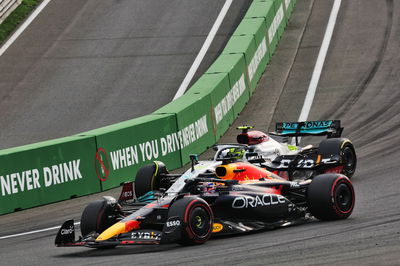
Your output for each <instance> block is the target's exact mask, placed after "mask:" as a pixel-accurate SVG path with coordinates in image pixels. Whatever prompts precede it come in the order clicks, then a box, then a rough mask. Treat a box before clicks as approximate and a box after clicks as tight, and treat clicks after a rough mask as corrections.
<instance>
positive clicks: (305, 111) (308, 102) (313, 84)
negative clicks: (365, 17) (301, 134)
mask: <svg viewBox="0 0 400 266" xmlns="http://www.w3.org/2000/svg"><path fill="white" fill-rule="evenodd" d="M341 2H342V0H335V2H334V4H333V7H332V10H331V14H330V16H329V21H328V25H327V27H326V31H325V35H324V39H323V41H322V45H321V49H320V50H319V54H318V58H317V62H316V64H315V67H314V72H313V74H312V77H311V81H310V85H309V87H308V91H307V95H306V98H305V99H304V104H303V108H302V109H301V112H300V116H299V120H298V121H299V122H300V121H307V118H308V115H309V113H310V110H311V106H312V103H313V101H314V96H315V92H316V90H317V86H318V82H319V79H320V77H321V72H322V68H323V66H324V62H325V58H326V54H327V52H328V48H329V44H330V42H331V39H332V34H333V29H334V28H335V24H336V19H337V15H338V13H339V8H340V4H341Z"/></svg>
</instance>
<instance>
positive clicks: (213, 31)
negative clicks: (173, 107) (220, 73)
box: [174, 0, 233, 100]
mask: <svg viewBox="0 0 400 266" xmlns="http://www.w3.org/2000/svg"><path fill="white" fill-rule="evenodd" d="M232 2H233V0H226V1H225V4H224V6H223V7H222V9H221V11H220V12H219V15H218V17H217V20H216V21H215V22H214V25H213V26H212V28H211V30H210V33H208V36H207V38H206V40H205V41H204V44H203V46H202V47H201V49H200V52H199V54H198V55H197V57H196V59H195V60H194V62H193V64H192V66H191V67H190V69H189V72H188V73H187V74H186V77H185V79H184V80H183V82H182V84H181V86H179V89H178V91H177V92H176V94H175V96H174V100H175V99H177V98H179V97H181V96H182V95H183V94H184V93H185V91H186V89H187V87H188V86H189V84H190V82H191V81H192V79H193V76H194V74H195V73H196V71H197V69H198V68H199V66H200V64H201V61H203V58H204V56H205V55H206V53H207V51H208V48H210V46H211V43H212V41H213V40H214V37H215V35H216V34H217V32H218V29H219V27H220V26H221V24H222V21H223V20H224V18H225V16H226V14H227V13H228V9H229V7H230V6H231V4H232Z"/></svg>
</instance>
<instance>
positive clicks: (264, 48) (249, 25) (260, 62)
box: [233, 18, 270, 93]
mask: <svg viewBox="0 0 400 266" xmlns="http://www.w3.org/2000/svg"><path fill="white" fill-rule="evenodd" d="M266 31H267V27H266V24H265V19H264V18H248V19H244V20H242V22H241V23H240V24H239V26H238V27H237V29H236V30H235V32H234V33H233V35H234V36H254V40H255V46H256V51H255V53H254V55H253V56H252V58H251V60H250V64H249V65H248V68H247V72H248V74H249V81H250V93H253V92H254V90H255V89H256V86H257V83H258V81H259V80H260V78H261V75H262V73H264V70H265V68H266V66H267V64H268V62H269V60H270V53H269V47H268V42H267V39H266V36H265V33H266Z"/></svg>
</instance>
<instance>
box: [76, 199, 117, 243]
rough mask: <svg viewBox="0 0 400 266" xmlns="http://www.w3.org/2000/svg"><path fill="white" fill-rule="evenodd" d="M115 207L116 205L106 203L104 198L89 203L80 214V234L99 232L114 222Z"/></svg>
mask: <svg viewBox="0 0 400 266" xmlns="http://www.w3.org/2000/svg"><path fill="white" fill-rule="evenodd" d="M116 208H117V207H116V206H111V205H110V204H108V203H107V201H106V200H98V201H95V202H91V203H89V205H87V206H86V208H85V209H84V210H83V213H82V216H81V232H82V236H86V235H88V234H89V233H92V232H96V233H99V234H100V233H102V232H103V231H104V230H106V229H107V228H108V227H110V226H111V225H113V224H114V223H116V222H117V221H116V215H115V214H116Z"/></svg>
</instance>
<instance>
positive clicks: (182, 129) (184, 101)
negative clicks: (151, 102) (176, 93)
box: [154, 92, 215, 165]
mask: <svg viewBox="0 0 400 266" xmlns="http://www.w3.org/2000/svg"><path fill="white" fill-rule="evenodd" d="M154 114H175V115H176V121H177V125H178V133H177V135H178V139H179V140H180V141H179V143H180V145H179V148H180V149H181V165H185V164H186V163H188V162H189V155H190V154H200V153H202V152H204V151H205V150H206V149H207V148H209V147H211V146H212V145H214V143H215V128H214V127H213V119H214V118H213V115H212V106H211V97H210V95H209V94H204V93H200V92H194V93H192V92H187V93H185V94H184V95H182V96H181V97H179V98H178V99H176V100H174V101H173V102H170V103H169V104H167V105H165V106H163V107H161V108H160V109H158V110H157V111H155V112H154Z"/></svg>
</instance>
